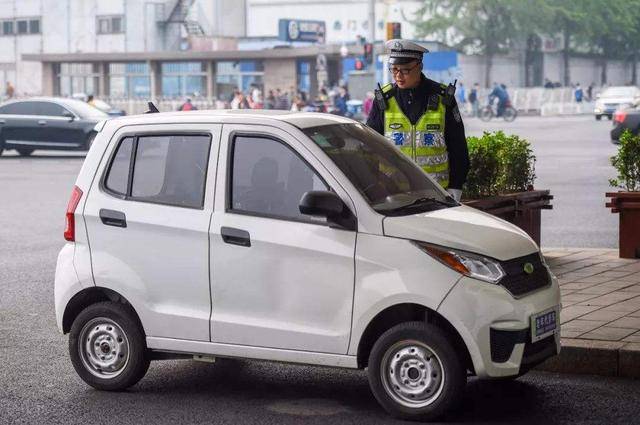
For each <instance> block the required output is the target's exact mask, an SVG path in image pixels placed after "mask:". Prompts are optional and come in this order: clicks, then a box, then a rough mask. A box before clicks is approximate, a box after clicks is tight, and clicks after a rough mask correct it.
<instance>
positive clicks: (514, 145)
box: [464, 131, 536, 199]
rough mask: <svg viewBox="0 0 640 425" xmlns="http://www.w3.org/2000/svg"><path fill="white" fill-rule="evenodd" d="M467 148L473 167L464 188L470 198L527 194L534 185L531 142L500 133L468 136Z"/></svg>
mask: <svg viewBox="0 0 640 425" xmlns="http://www.w3.org/2000/svg"><path fill="white" fill-rule="evenodd" d="M467 146H468V148H469V161H470V167H469V174H468V176H467V183H466V185H465V187H464V191H465V197H466V198H468V199H477V198H483V197H488V196H494V195H498V194H506V193H513V192H523V191H526V190H528V189H529V188H530V187H531V186H532V185H533V182H534V180H535V177H536V175H535V161H536V157H535V156H534V155H533V151H532V150H531V145H530V144H529V142H528V141H526V140H524V139H521V138H520V137H518V136H516V135H510V136H507V135H506V134H504V133H503V132H502V131H497V132H495V133H488V132H485V133H484V134H483V135H482V137H468V138H467Z"/></svg>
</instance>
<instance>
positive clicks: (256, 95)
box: [251, 84, 264, 109]
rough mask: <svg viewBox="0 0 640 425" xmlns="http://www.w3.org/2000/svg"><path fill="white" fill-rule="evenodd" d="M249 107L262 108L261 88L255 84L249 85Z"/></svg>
mask: <svg viewBox="0 0 640 425" xmlns="http://www.w3.org/2000/svg"><path fill="white" fill-rule="evenodd" d="M251 87H252V89H251V108H252V109H262V108H264V104H263V100H262V90H260V87H258V85H257V84H252V85H251Z"/></svg>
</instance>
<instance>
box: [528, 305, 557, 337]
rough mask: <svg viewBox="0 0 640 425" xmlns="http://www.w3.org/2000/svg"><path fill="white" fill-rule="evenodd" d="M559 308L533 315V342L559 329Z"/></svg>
mask: <svg viewBox="0 0 640 425" xmlns="http://www.w3.org/2000/svg"><path fill="white" fill-rule="evenodd" d="M557 320H558V310H557V308H556V307H553V308H550V309H548V310H545V311H543V312H541V313H537V314H534V315H533V316H531V342H536V341H539V340H541V339H543V338H546V337H548V336H549V335H553V334H554V333H555V332H556V330H557V329H558V322H557Z"/></svg>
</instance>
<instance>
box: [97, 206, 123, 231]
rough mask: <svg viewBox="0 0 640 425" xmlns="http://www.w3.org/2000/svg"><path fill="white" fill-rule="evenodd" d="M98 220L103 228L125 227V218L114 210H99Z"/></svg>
mask: <svg viewBox="0 0 640 425" xmlns="http://www.w3.org/2000/svg"><path fill="white" fill-rule="evenodd" d="M100 220H101V221H102V224H104V225H105V226H114V227H127V217H126V216H125V215H124V213H123V212H120V211H114V210H106V209H104V208H103V209H101V210H100Z"/></svg>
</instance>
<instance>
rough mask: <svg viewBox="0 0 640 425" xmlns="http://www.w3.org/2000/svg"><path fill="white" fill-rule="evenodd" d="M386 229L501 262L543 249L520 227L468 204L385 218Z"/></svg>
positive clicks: (388, 234)
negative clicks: (467, 205)
mask: <svg viewBox="0 0 640 425" xmlns="http://www.w3.org/2000/svg"><path fill="white" fill-rule="evenodd" d="M383 232H384V234H385V236H392V237H397V238H404V239H411V240H417V241H422V242H428V243H432V244H435V245H441V246H445V247H450V248H455V249H460V250H464V251H469V252H474V253H477V254H482V255H485V256H487V257H492V258H495V259H497V260H501V261H504V260H510V259H512V258H518V257H522V256H525V255H528V254H531V253H533V252H537V251H538V250H539V248H538V246H537V245H536V243H535V242H534V241H533V240H532V239H531V238H530V237H529V235H527V234H526V233H525V232H524V231H523V230H521V229H520V228H519V227H516V226H514V225H513V224H511V223H508V222H506V221H504V220H501V219H499V218H496V217H494V216H492V215H490V214H486V213H483V212H481V211H479V210H477V209H475V208H471V207H466V206H459V207H454V208H445V209H441V210H436V211H430V212H425V213H420V214H414V215H408V216H402V217H385V218H384V222H383Z"/></svg>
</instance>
